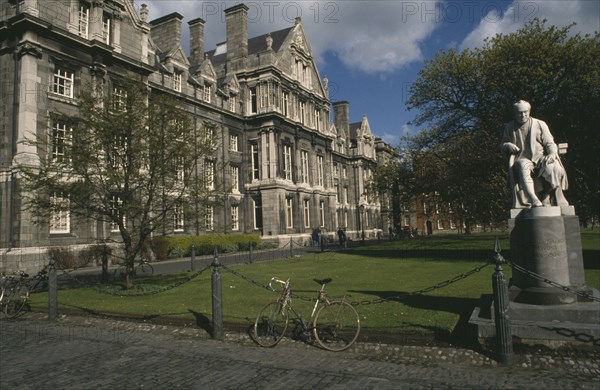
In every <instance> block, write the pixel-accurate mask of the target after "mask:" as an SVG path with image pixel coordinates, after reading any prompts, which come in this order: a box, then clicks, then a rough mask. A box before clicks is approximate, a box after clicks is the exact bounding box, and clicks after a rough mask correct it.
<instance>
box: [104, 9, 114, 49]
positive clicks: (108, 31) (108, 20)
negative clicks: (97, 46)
mask: <svg viewBox="0 0 600 390" xmlns="http://www.w3.org/2000/svg"><path fill="white" fill-rule="evenodd" d="M111 24H112V20H111V17H110V15H108V14H104V16H102V39H103V40H104V43H106V44H107V45H110V44H111V36H110V35H111Z"/></svg>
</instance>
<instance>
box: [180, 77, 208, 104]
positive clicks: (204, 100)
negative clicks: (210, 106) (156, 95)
mask: <svg viewBox="0 0 600 390" xmlns="http://www.w3.org/2000/svg"><path fill="white" fill-rule="evenodd" d="M181 75H182V73H181V72H177V71H175V73H173V89H174V90H175V91H177V92H181V78H182V76H181ZM209 92H210V88H209ZM204 101H207V102H209V103H210V93H209V94H208V100H206V86H205V87H204Z"/></svg>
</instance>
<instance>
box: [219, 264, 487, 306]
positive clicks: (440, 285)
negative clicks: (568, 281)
mask: <svg viewBox="0 0 600 390" xmlns="http://www.w3.org/2000/svg"><path fill="white" fill-rule="evenodd" d="M490 264H491V263H489V262H488V263H485V264H483V265H481V266H479V267H477V268H474V269H472V270H470V271H467V272H463V273H462V274H460V275H457V276H455V277H453V278H451V279H448V280H446V281H443V282H441V283H438V284H436V285H433V286H431V287H427V288H424V289H421V290H417V291H413V292H409V293H406V294H402V295H397V296H394V297H390V298H378V299H373V300H364V301H360V302H357V301H354V302H348V303H350V304H351V305H353V306H359V305H372V304H379V303H384V302H393V301H398V300H401V299H402V298H406V297H408V296H411V295H419V294H423V293H426V292H430V291H433V290H437V289H440V288H443V287H446V286H448V285H450V284H452V283H456V282H458V281H460V280H463V279H465V278H468V277H469V276H471V275H473V274H474V273H477V272H480V271H481V270H482V269H484V268H486V267H488V266H489V265H490ZM221 267H222V268H224V269H226V270H227V271H229V272H231V273H232V274H234V275H235V276H237V277H239V278H241V279H244V280H246V281H247V282H249V283H251V284H254V285H256V286H258V287H261V288H264V289H265V290H268V291H273V290H271V288H269V286H266V285H264V284H262V283H259V282H257V281H255V280H253V279H251V278H249V277H247V276H245V275H243V274H241V273H239V272H237V271H235V270H234V269H231V268H229V267H227V266H226V265H221ZM315 291H316V290H315ZM292 298H296V299H301V300H305V301H309V302H314V301H315V298H309V297H304V296H301V295H296V294H292Z"/></svg>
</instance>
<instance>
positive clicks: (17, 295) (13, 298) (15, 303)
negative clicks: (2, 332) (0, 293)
mask: <svg viewBox="0 0 600 390" xmlns="http://www.w3.org/2000/svg"><path fill="white" fill-rule="evenodd" d="M28 298H29V290H28V289H27V287H25V286H21V287H17V288H15V289H14V290H12V291H11V294H10V296H9V297H8V299H7V300H6V301H5V306H4V314H6V316H7V317H8V318H14V317H16V316H18V315H19V314H20V313H21V312H24V311H25V305H26V304H27V299H28Z"/></svg>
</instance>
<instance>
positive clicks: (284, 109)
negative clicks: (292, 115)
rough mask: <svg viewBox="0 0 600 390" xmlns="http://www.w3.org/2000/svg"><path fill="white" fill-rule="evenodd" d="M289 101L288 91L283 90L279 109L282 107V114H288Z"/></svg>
mask: <svg viewBox="0 0 600 390" xmlns="http://www.w3.org/2000/svg"><path fill="white" fill-rule="evenodd" d="M289 103H290V94H289V92H284V93H283V94H282V95H281V109H282V114H283V115H284V116H288V115H289Z"/></svg>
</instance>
